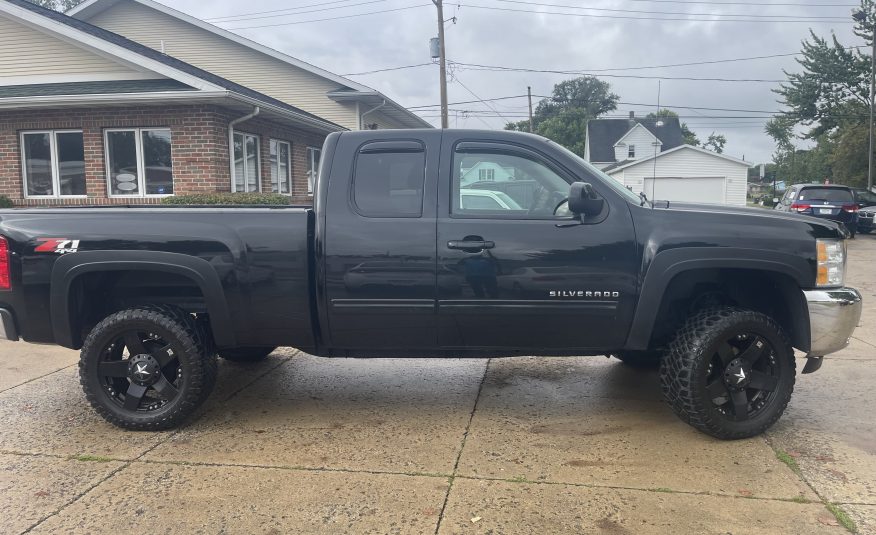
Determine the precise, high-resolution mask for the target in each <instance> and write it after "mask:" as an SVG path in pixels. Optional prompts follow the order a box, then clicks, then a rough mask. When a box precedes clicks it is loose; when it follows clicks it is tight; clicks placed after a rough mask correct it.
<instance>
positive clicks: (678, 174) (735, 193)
mask: <svg viewBox="0 0 876 535" xmlns="http://www.w3.org/2000/svg"><path fill="white" fill-rule="evenodd" d="M611 176H612V177H613V178H615V179H617V180H618V181H619V182H621V183H622V184H623V185H625V186H629V187H631V188H632V190H633V191H634V192H635V193H639V192H641V191H642V189H643V187H644V184H645V178H646V177H648V178H650V177H652V176H655V174H654V160H650V161H645V162H642V163H640V164H635V165H632V166H630V167H627V168H626V169H623V170H621V171H618V172H616V173H613V174H612V175H611ZM656 176H657V180H660V177H666V178H691V179H695V178H697V177H700V178H709V177H711V178H717V177H724V178H726V189H725V203H726V204H732V205H737V206H745V200H746V197H745V194H746V188H747V185H748V165H746V164H744V163H738V162H734V161H731V160H728V159H726V158H722V157H720V156H717V155H712V154H706V153H703V152H700V151H698V150H695V149H691V148H683V149H679V150H676V151H675V152H671V153H669V154H662V155H660V156H659V157H658V158H657V173H656ZM645 194H646V195H647V194H648V192H647V191H646V192H645ZM715 202H718V201H715Z"/></svg>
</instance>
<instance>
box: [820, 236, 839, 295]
mask: <svg viewBox="0 0 876 535" xmlns="http://www.w3.org/2000/svg"><path fill="white" fill-rule="evenodd" d="M815 250H816V251H817V253H818V274H817V276H816V277H815V283H816V285H818V286H821V287H824V286H842V285H843V279H844V278H845V274H846V242H845V240H815Z"/></svg>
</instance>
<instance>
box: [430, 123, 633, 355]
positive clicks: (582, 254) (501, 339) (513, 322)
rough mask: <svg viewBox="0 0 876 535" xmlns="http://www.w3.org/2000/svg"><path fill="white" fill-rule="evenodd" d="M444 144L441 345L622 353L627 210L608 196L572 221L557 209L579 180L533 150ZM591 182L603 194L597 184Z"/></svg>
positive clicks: (627, 303) (629, 235)
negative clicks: (593, 213)
mask: <svg viewBox="0 0 876 535" xmlns="http://www.w3.org/2000/svg"><path fill="white" fill-rule="evenodd" d="M448 137H449V136H448V135H447V134H445V141H444V146H443V148H442V159H441V171H440V175H441V182H440V186H439V207H438V314H439V341H440V343H441V345H442V347H444V348H448V349H451V348H458V349H463V348H465V349H474V350H477V349H483V350H493V349H501V350H503V351H512V352H513V351H521V352H528V351H533V352H537V353H536V354H539V353H538V352H540V353H541V354H546V353H548V354H549V353H550V352H552V351H556V352H557V353H563V352H574V351H579V350H584V349H594V348H609V347H619V346H620V345H621V344H622V343H623V342H624V339H625V337H626V334H627V330H628V328H629V322H630V320H631V317H632V310H633V307H634V304H635V290H636V278H635V272H636V265H635V263H636V261H635V256H636V255H635V251H636V247H635V241H634V236H633V226H632V220H631V216H630V213H629V209H628V208H627V207H626V205H625V203H624V202H618V201H617V199H616V195H615V196H614V197H613V198H614V199H615V200H614V205H612V204H611V203H609V202H607V203H606V206H605V208H604V210H603V214H601V215H600V216H599V217H597V218H595V219H592V220H590V221H588V222H587V223H585V224H576V221H575V220H573V219H572V217H571V215H570V214H568V211H567V209H566V205H565V204H564V202H563V201H564V199H565V198H566V197H567V196H568V193H569V186H570V184H571V182H573V181H575V180H576V179H577V178H587V177H575V176H573V175H572V174H571V173H570V172H569V171H568V170H566V169H565V168H564V167H562V166H561V165H560V164H558V163H557V162H556V161H555V160H553V159H551V158H550V157H549V156H547V155H545V154H542V153H539V152H536V151H533V150H531V149H527V148H523V147H518V146H515V145H506V144H502V143H498V142H489V141H477V140H466V139H453V138H450V139H448ZM588 181H591V182H592V183H593V186H594V189H596V191H597V193H599V194H600V195H601V196H603V197H606V196H607V195H606V193H607V192H606V191H605V190H606V189H607V188H608V187H607V186H606V185H605V184H602V185H600V184H598V183H596V182H595V181H593V180H588ZM607 200H608V199H607Z"/></svg>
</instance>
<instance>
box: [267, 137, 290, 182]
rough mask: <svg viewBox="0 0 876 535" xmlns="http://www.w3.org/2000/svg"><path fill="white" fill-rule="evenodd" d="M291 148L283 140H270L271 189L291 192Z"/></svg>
mask: <svg viewBox="0 0 876 535" xmlns="http://www.w3.org/2000/svg"><path fill="white" fill-rule="evenodd" d="M291 155H292V148H291V145H290V144H289V143H287V142H285V141H278V140H276V139H272V140H271V191H273V192H274V193H285V194H289V193H291V192H292V159H291Z"/></svg>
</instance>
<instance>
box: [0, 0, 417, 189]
mask: <svg viewBox="0 0 876 535" xmlns="http://www.w3.org/2000/svg"><path fill="white" fill-rule="evenodd" d="M132 13H134V14H136V16H137V17H139V18H137V20H138V21H139V22H142V23H145V21H146V20H147V19H149V18H150V17H152V18H153V19H155V20H151V22H150V26H151V27H155V26H156V25H157V26H158V27H160V28H162V29H163V30H165V31H168V32H169V33H168V34H167V35H164V37H166V39H164V38H160V37H161V35H163V34H161V35H159V38H157V40H156V38H154V37H155V35H152V36H142V35H131V37H130V38H128V37H126V36H123V35H121V33H124V32H125V31H127V30H126V29H125V28H124V27H116V26H117V25H116V26H114V24H115V23H114V21H117V20H123V21H129V20H131V18H132V17H133V15H132ZM71 15H73V16H69V15H65V14H60V13H57V12H54V11H50V10H46V9H43V8H40V7H38V6H35V5H33V4H31V3H30V2H27V1H25V0H0V162H2V165H0V195H6V196H8V197H10V198H11V199H13V201H14V202H15V203H16V204H17V205H25V206H27V205H31V206H32V205H68V204H69V205H81V204H116V203H119V204H131V203H155V202H160V200H161V199H162V198H163V197H165V196H168V195H179V194H186V193H202V192H217V191H218V192H224V191H263V192H278V193H283V194H288V195H290V196H291V197H292V199H293V201H294V202H298V203H309V202H311V200H312V195H311V192H312V180H313V177H314V176H315V174H316V172H317V170H318V164H319V148H320V147H321V146H322V142H323V140H324V139H325V136H326V135H327V134H328V133H330V132H334V131H339V130H348V129H358V128H411V127H427V126H429V125H428V123H426V122H425V121H423V120H422V119H420V118H419V117H416V116H415V115H413V114H412V113H410V112H409V111H407V110H405V109H404V108H402V107H401V106H399V105H398V104H396V103H394V102H392V100H391V99H388V98H387V97H385V96H384V95H381V94H380V93H378V92H376V91H374V90H372V89H370V88H367V87H365V86H361V85H360V84H356V83H354V82H352V81H350V80H347V79H345V78H342V77H340V76H337V75H334V74H331V73H328V72H326V71H323V70H320V69H318V68H316V67H313V66H310V65H308V64H306V63H303V62H301V61H299V60H296V59H295V58H291V57H288V56H285V55H283V54H281V53H279V52H276V51H272V50H270V49H267V48H265V47H262V46H261V45H258V44H256V43H253V42H250V41H247V40H245V39H242V38H240V37H239V36H234V35H233V34H229V33H228V32H224V31H223V30H220V29H218V28H215V27H212V26H210V25H208V24H206V23H203V22H202V21H198V20H197V19H192V18H191V17H188V16H187V15H183V14H181V13H179V12H176V11H174V10H171V9H170V8H167V7H165V6H162V5H161V4H157V3H154V2H151V1H140V0H121V1H120V0H115V1H109V2H100V1H96V0H92V1H89V2H86V3H84V4H82V5H80V6H79V7H78V8H77V10H76V11H75V12H71ZM89 18H94V19H95V20H94V21H93V22H94V24H92V23H91V22H87V21H86V20H84V19H89ZM101 26H107V27H108V28H110V29H107V28H104V27H101ZM133 27H134V28H136V27H137V25H136V24H135V25H133ZM111 30H112V31H111ZM185 32H188V33H185ZM135 33H136V32H135ZM159 33H160V32H159ZM225 34H227V35H225ZM181 36H185V39H183V38H182V37H181ZM138 41H143V42H138ZM181 41H185V42H186V46H185V47H181V46H179V45H178V43H180V42H181ZM217 43H222V45H221V46H224V47H226V48H228V50H226V51H225V52H226V53H231V52H234V53H236V54H237V55H238V57H247V58H249V60H251V62H253V63H257V62H259V61H260V62H262V64H260V66H261V68H260V69H256V72H250V71H247V70H246V69H241V70H240V72H238V71H235V70H234V69H233V68H232V66H231V65H222V64H214V63H212V62H211V60H210V59H209V56H210V54H202V55H200V56H199V55H198V54H197V53H196V52H197V51H198V50H214V51H215V50H216V49H217V48H218V47H219V46H220V45H219V44H217ZM150 45H155V46H150ZM162 48H164V52H162ZM170 52H173V53H174V55H171V54H170ZM177 56H186V57H185V58H180V57H177ZM205 58H206V59H205ZM198 63H200V64H201V65H198ZM205 67H209V70H208V69H207V68H205ZM268 69H270V70H268ZM277 79H287V81H288V82H289V83H288V84H286V83H283V84H278V85H271V83H272V82H271V80H274V81H275V80H277ZM244 82H245V83H244ZM293 82H294V83H293ZM274 83H275V82H274ZM253 86H255V88H254V87H253Z"/></svg>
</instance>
